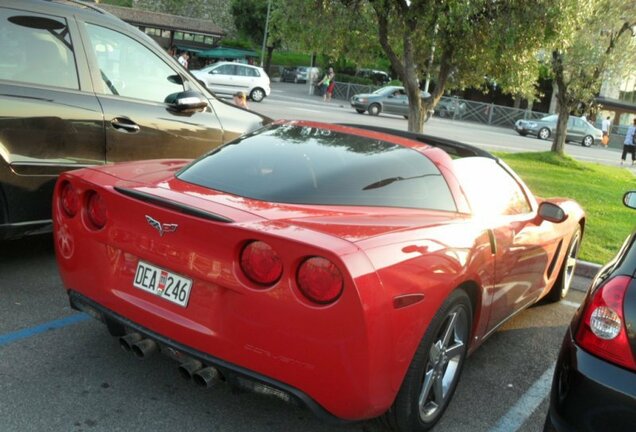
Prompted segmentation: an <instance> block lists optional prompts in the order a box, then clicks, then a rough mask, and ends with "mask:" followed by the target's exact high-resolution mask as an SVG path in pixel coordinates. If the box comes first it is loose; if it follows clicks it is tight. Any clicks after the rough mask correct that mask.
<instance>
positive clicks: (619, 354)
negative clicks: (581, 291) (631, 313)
mask: <svg viewBox="0 0 636 432" xmlns="http://www.w3.org/2000/svg"><path fill="white" fill-rule="evenodd" d="M631 280H632V279H631V278H630V277H628V276H617V277H614V278H612V279H610V280H609V281H607V282H606V283H605V284H604V285H603V286H601V287H600V288H599V289H597V290H596V292H595V293H594V294H593V297H592V298H591V299H590V300H589V302H588V304H587V306H586V307H585V309H584V311H583V317H582V320H581V322H580V324H579V328H578V330H577V332H576V336H575V339H576V342H577V343H578V344H579V346H580V347H581V348H583V349H585V350H586V351H588V352H590V353H591V354H594V355H596V356H598V357H601V358H603V359H604V360H607V361H609V362H612V363H615V364H617V365H620V366H623V367H626V368H628V369H631V370H634V371H636V361H635V360H634V356H633V355H632V351H631V346H630V344H629V340H628V338H627V330H626V328H625V317H624V313H623V301H624V298H625V292H626V291H627V287H628V286H629V284H630V282H631Z"/></svg>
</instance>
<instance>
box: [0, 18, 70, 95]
mask: <svg viewBox="0 0 636 432" xmlns="http://www.w3.org/2000/svg"><path fill="white" fill-rule="evenodd" d="M0 47H2V56H1V57H0V79H4V80H11V81H19V82H23V83H29V84H38V85H47V86H53V87H63V88H67V89H79V80H78V77H77V69H76V67H75V55H74V53H73V43H72V41H71V37H70V34H69V32H68V27H67V23H66V20H65V19H63V18H59V17H52V16H47V15H41V14H34V13H30V12H29V13H22V12H19V11H16V10H7V9H0Z"/></svg>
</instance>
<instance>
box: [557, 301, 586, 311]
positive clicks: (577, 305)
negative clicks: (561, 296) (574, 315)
mask: <svg viewBox="0 0 636 432" xmlns="http://www.w3.org/2000/svg"><path fill="white" fill-rule="evenodd" d="M560 304H562V305H564V306H570V307H572V308H574V309H578V307H579V306H581V303H575V302H571V301H569V300H561V303H560Z"/></svg>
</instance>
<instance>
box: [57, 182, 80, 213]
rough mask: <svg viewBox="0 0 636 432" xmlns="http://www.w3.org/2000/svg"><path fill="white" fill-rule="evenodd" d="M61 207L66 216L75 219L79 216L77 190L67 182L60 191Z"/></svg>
mask: <svg viewBox="0 0 636 432" xmlns="http://www.w3.org/2000/svg"><path fill="white" fill-rule="evenodd" d="M60 205H61V207H62V211H63V212H64V214H66V216H68V217H73V216H75V214H77V211H78V210H79V206H80V200H79V194H78V192H77V189H75V187H74V186H73V185H72V184H71V183H70V182H68V181H67V182H65V183H64V184H63V185H62V188H61V190H60Z"/></svg>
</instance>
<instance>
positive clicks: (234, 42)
mask: <svg viewBox="0 0 636 432" xmlns="http://www.w3.org/2000/svg"><path fill="white" fill-rule="evenodd" d="M222 45H223V46H224V47H229V48H238V49H244V50H255V51H260V47H257V46H255V45H254V43H252V41H251V40H249V39H223V43H222Z"/></svg>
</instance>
